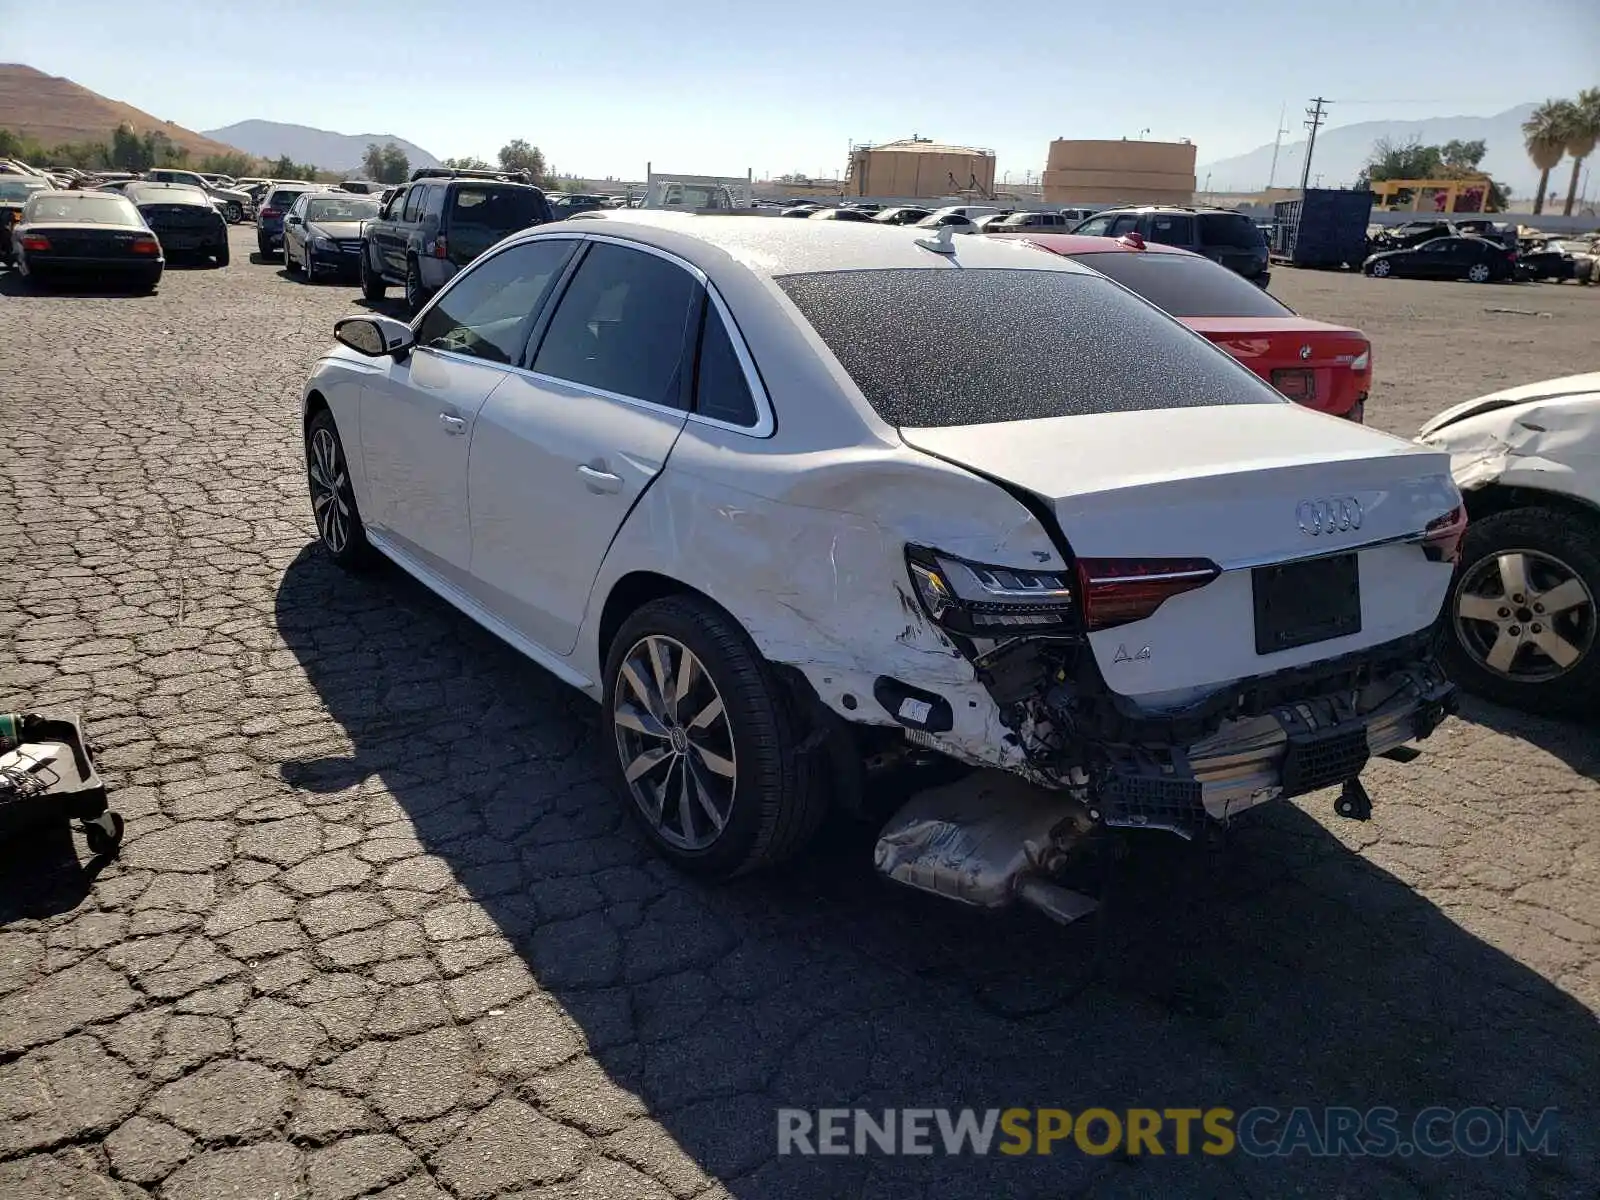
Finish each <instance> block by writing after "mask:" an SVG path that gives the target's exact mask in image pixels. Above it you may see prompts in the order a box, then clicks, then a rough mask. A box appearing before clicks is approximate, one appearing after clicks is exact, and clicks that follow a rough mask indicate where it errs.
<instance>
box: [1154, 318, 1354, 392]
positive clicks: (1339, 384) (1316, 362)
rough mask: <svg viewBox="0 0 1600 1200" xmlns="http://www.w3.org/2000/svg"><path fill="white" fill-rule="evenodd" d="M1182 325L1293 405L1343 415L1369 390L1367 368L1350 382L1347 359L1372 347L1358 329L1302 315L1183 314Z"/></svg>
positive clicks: (1349, 367)
mask: <svg viewBox="0 0 1600 1200" xmlns="http://www.w3.org/2000/svg"><path fill="white" fill-rule="evenodd" d="M1182 320H1183V323H1184V324H1185V325H1187V326H1188V327H1189V328H1190V329H1192V330H1194V331H1195V332H1196V333H1198V334H1200V335H1201V336H1202V337H1204V338H1206V339H1207V340H1208V341H1211V342H1213V343H1215V344H1216V345H1218V346H1221V347H1222V348H1223V349H1224V350H1226V351H1227V352H1228V353H1229V354H1231V355H1233V357H1234V358H1236V359H1238V360H1239V361H1240V362H1241V363H1243V364H1244V365H1245V366H1247V367H1249V368H1250V369H1251V370H1252V371H1254V372H1255V373H1256V374H1257V375H1259V376H1261V378H1263V379H1265V380H1266V381H1267V382H1268V383H1270V384H1272V386H1273V387H1275V388H1278V389H1279V390H1280V391H1281V392H1283V394H1284V395H1286V396H1287V397H1288V398H1289V399H1291V400H1293V401H1294V402H1295V403H1296V404H1301V405H1304V406H1305V407H1306V408H1312V409H1316V410H1317V411H1318V412H1327V413H1336V414H1337V413H1343V412H1346V411H1347V410H1348V409H1349V408H1350V406H1351V405H1352V404H1353V403H1355V399H1356V395H1357V394H1358V393H1360V392H1365V391H1367V390H1368V383H1367V381H1368V380H1369V379H1370V374H1369V373H1368V372H1365V371H1364V372H1362V373H1361V380H1360V381H1359V383H1357V382H1356V381H1354V380H1353V376H1354V372H1353V371H1352V369H1351V365H1350V364H1351V363H1352V362H1354V361H1355V360H1356V359H1357V358H1358V357H1359V356H1361V355H1362V354H1366V353H1368V352H1369V350H1370V344H1369V343H1368V341H1367V337H1366V335H1365V334H1363V333H1362V332H1361V331H1360V330H1358V329H1349V328H1346V327H1345V326H1342V325H1328V324H1324V323H1323V322H1321V321H1308V320H1306V319H1305V318H1304V317H1184V318H1182Z"/></svg>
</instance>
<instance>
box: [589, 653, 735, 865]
mask: <svg viewBox="0 0 1600 1200" xmlns="http://www.w3.org/2000/svg"><path fill="white" fill-rule="evenodd" d="M611 703H612V708H611V723H612V726H613V728H614V729H615V731H616V737H617V753H618V755H620V757H621V760H622V774H623V778H624V779H625V780H626V781H627V784H628V790H629V792H630V794H631V795H632V796H633V802H634V803H635V804H637V805H638V806H639V810H640V812H641V813H643V815H644V818H645V820H646V821H648V822H649V824H650V827H651V828H652V829H654V830H655V831H656V833H657V834H659V835H660V837H661V838H662V839H663V840H664V841H667V842H670V843H671V844H672V845H674V846H677V847H678V848H679V849H682V850H705V849H707V848H708V847H709V846H710V845H711V844H712V843H713V842H715V841H716V840H717V838H718V836H719V835H720V834H721V833H722V831H723V829H724V828H725V827H726V826H727V823H728V817H729V816H730V815H731V813H732V811H733V797H734V792H735V790H736V788H737V785H738V780H739V754H738V751H737V750H736V749H735V748H734V744H733V731H732V729H731V728H730V726H729V725H728V711H727V708H726V707H725V706H724V705H723V703H722V693H721V692H719V691H717V685H716V684H715V683H713V682H712V679H711V676H710V674H708V673H707V671H706V669H705V666H704V665H703V664H702V663H701V662H700V660H699V659H698V658H696V657H695V654H694V651H692V650H690V649H689V648H688V647H687V646H685V645H684V644H683V643H682V642H679V641H677V640H675V639H673V638H670V637H665V636H663V635H660V634H652V635H650V636H648V637H644V638H641V639H639V641H637V642H635V643H634V644H633V646H632V647H631V648H630V649H629V650H628V652H627V654H626V655H625V656H624V657H623V660H622V673H621V678H620V680H619V681H618V686H617V689H616V693H615V695H613V696H612V700H611Z"/></svg>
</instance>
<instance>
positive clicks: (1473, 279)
mask: <svg viewBox="0 0 1600 1200" xmlns="http://www.w3.org/2000/svg"><path fill="white" fill-rule="evenodd" d="M1492 274H1494V272H1493V271H1491V270H1489V264H1488V263H1473V264H1472V266H1470V267H1468V268H1467V280H1468V282H1470V283H1488V282H1489V276H1490V275H1492Z"/></svg>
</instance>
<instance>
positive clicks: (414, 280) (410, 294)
mask: <svg viewBox="0 0 1600 1200" xmlns="http://www.w3.org/2000/svg"><path fill="white" fill-rule="evenodd" d="M427 302H428V291H427V289H426V288H424V287H423V286H422V266H421V264H420V263H418V262H417V260H416V259H415V258H408V259H406V308H408V309H409V310H410V312H411V315H412V316H416V315H417V313H419V312H421V311H422V306H423V305H424V304H426V303H427Z"/></svg>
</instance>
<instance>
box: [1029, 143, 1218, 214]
mask: <svg viewBox="0 0 1600 1200" xmlns="http://www.w3.org/2000/svg"><path fill="white" fill-rule="evenodd" d="M1194 157H1195V148H1194V143H1192V142H1139V141H1134V142H1130V141H1128V140H1127V139H1126V138H1124V139H1122V140H1121V141H1115V142H1103V141H1075V140H1072V139H1068V138H1057V139H1056V140H1055V141H1053V142H1051V143H1050V155H1049V157H1048V159H1047V160H1046V162H1045V169H1044V199H1045V203H1046V204H1191V203H1193V201H1194V184H1195V178H1194Z"/></svg>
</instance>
